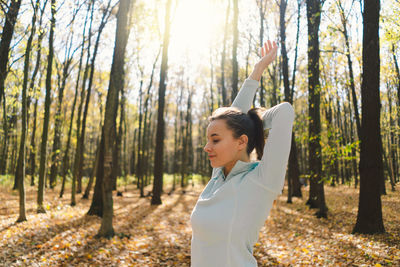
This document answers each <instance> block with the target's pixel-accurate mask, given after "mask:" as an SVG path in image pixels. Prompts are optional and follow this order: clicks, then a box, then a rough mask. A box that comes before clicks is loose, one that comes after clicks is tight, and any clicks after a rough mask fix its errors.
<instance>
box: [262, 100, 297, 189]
mask: <svg viewBox="0 0 400 267" xmlns="http://www.w3.org/2000/svg"><path fill="white" fill-rule="evenodd" d="M294 116H295V114H294V109H293V107H292V105H291V104H290V103H288V102H282V103H280V104H278V105H276V106H273V107H272V108H270V109H267V110H266V111H265V113H264V114H263V118H262V119H263V125H264V129H270V130H269V135H268V138H267V142H266V144H265V146H264V151H263V156H262V158H261V161H260V163H259V165H258V175H257V179H258V182H259V183H260V184H261V185H262V186H263V187H265V188H266V189H267V190H269V191H272V192H274V193H276V194H280V193H281V190H282V188H283V185H284V182H285V174H286V167H287V162H288V158H289V153H290V147H291V140H292V127H293V121H294Z"/></svg>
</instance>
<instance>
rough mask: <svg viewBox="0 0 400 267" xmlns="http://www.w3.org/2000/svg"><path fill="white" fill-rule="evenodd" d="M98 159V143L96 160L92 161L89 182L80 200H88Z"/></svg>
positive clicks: (98, 145)
mask: <svg viewBox="0 0 400 267" xmlns="http://www.w3.org/2000/svg"><path fill="white" fill-rule="evenodd" d="M99 158H100V144H99V142H97V149H96V159H95V161H94V164H93V169H92V172H91V174H90V178H89V182H88V184H87V186H86V190H85V193H84V194H83V196H82V199H89V194H90V190H91V189H92V186H93V181H94V177H95V176H96V171H97V169H98V166H99Z"/></svg>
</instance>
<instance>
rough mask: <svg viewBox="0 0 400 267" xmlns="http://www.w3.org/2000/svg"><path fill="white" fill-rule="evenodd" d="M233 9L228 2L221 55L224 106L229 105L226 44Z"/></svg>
mask: <svg viewBox="0 0 400 267" xmlns="http://www.w3.org/2000/svg"><path fill="white" fill-rule="evenodd" d="M230 9H231V1H230V0H228V6H227V7H226V14H225V29H224V40H223V47H222V55H221V85H220V86H221V95H222V105H223V106H227V105H228V96H227V95H226V87H225V60H226V42H227V39H228V28H229V24H228V22H229V11H230Z"/></svg>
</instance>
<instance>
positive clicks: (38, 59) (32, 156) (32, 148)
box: [27, 2, 47, 186]
mask: <svg viewBox="0 0 400 267" xmlns="http://www.w3.org/2000/svg"><path fill="white" fill-rule="evenodd" d="M46 4H47V2H45V4H44V5H43V7H42V8H41V11H40V18H39V27H40V29H42V28H41V26H42V20H43V14H44V10H45V7H46ZM43 37H44V31H40V33H39V36H38V41H37V43H38V44H37V46H38V48H37V54H36V63H35V69H34V71H33V74H32V77H31V79H30V84H29V91H30V92H33V95H34V96H35V98H36V101H35V106H34V112H33V126H32V135H31V143H30V155H29V163H30V166H31V167H30V169H29V173H30V175H31V186H34V185H35V170H36V142H35V136H36V123H37V106H38V98H39V97H38V96H36V94H37V93H36V91H37V89H35V80H36V76H37V74H38V72H39V68H40V63H41V56H42V40H43ZM41 79H42V76H40V78H39V84H40V82H41ZM30 102H31V97H28V103H27V110H29V106H30ZM27 118H28V120H27V122H29V113H27Z"/></svg>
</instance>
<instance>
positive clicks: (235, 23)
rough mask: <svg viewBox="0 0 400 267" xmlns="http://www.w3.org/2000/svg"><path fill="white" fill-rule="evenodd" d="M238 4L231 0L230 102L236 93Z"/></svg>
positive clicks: (237, 77)
mask: <svg viewBox="0 0 400 267" xmlns="http://www.w3.org/2000/svg"><path fill="white" fill-rule="evenodd" d="M238 20H239V6H238V0H233V44H232V95H231V103H232V102H233V100H234V99H235V97H236V95H237V93H238V82H239V66H238V61H237V47H238V38H239V29H238Z"/></svg>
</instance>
